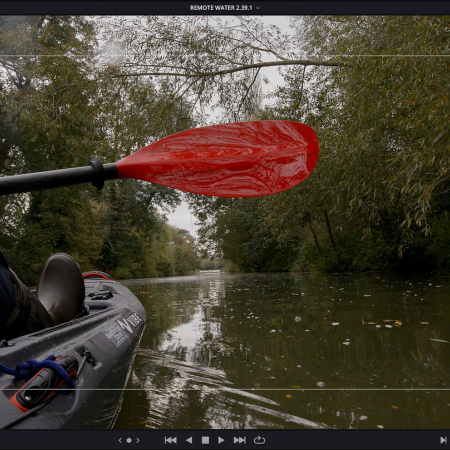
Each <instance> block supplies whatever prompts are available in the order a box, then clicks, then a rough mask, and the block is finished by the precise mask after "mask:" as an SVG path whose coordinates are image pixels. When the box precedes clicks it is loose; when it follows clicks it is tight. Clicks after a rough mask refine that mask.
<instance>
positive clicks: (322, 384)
mask: <svg viewBox="0 0 450 450" xmlns="http://www.w3.org/2000/svg"><path fill="white" fill-rule="evenodd" d="M317 386H319V387H321V388H323V387H325V383H324V382H323V381H319V382H318V383H317Z"/></svg>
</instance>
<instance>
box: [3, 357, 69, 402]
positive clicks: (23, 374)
mask: <svg viewBox="0 0 450 450" xmlns="http://www.w3.org/2000/svg"><path fill="white" fill-rule="evenodd" d="M55 359H56V358H55V357H54V356H53V355H50V356H48V357H47V358H45V359H44V360H43V361H36V360H35V359H29V360H28V361H27V362H26V363H22V364H18V365H17V366H16V368H15V369H10V368H9V367H6V366H4V365H3V364H0V372H3V373H6V374H8V375H12V376H13V377H14V380H16V381H20V380H25V381H29V380H31V378H33V377H34V375H36V374H37V373H38V372H39V371H40V370H42V369H43V368H44V367H51V368H53V369H55V370H56V371H57V372H58V374H59V375H60V376H61V378H62V379H63V380H64V381H65V382H66V385H67V387H68V388H69V389H74V388H75V386H74V384H73V381H72V379H71V378H70V376H69V374H68V373H67V372H66V370H65V369H64V367H62V366H61V365H60V364H58V363H57V362H55V361H54V360H55ZM58 391H60V392H61V394H68V393H69V391H68V390H67V389H59V390H58Z"/></svg>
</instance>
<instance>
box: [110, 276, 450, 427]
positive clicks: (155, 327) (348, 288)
mask: <svg viewBox="0 0 450 450" xmlns="http://www.w3.org/2000/svg"><path fill="white" fill-rule="evenodd" d="M124 284H126V285H127V286H128V287H129V288H130V289H131V290H132V291H133V292H134V293H135V294H136V295H137V296H138V297H139V298H140V299H141V301H142V302H143V304H144V306H145V308H146V310H147V314H148V322H147V328H146V331H145V333H144V336H143V338H142V341H141V346H140V349H139V351H138V354H137V355H136V360H135V363H134V367H133V372H132V375H131V378H130V381H129V383H128V386H127V391H126V392H125V394H124V401H123V405H122V409H121V412H120V414H119V416H118V418H117V421H116V424H115V428H117V429H145V428H160V429H171V428H174V429H182V428H191V429H199V428H206V429H209V428H218V429H230V428H239V429H244V428H263V429H281V428H327V427H330V428H345V429H347V428H372V429H377V428H394V429H400V428H422V429H428V428H441V429H444V428H448V427H449V424H450V420H449V419H450V414H449V413H450V376H449V374H450V326H449V325H450V277H431V276H428V277H420V278H418V277H412V278H405V277H403V278H401V277H386V276H383V275H380V274H367V275H334V276H333V275H329V276H324V275H310V274H300V275H290V274H269V275H231V274H209V275H200V276H195V277H177V278H164V279H161V278H160V279H148V280H133V281H128V282H125V283H124Z"/></svg>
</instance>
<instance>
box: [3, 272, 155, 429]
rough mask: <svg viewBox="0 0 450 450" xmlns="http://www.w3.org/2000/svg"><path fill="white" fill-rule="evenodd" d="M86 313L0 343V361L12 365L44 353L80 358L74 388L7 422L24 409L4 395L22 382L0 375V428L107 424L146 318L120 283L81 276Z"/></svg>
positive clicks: (104, 426) (113, 415)
mask: <svg viewBox="0 0 450 450" xmlns="http://www.w3.org/2000/svg"><path fill="white" fill-rule="evenodd" d="M85 286H86V302H85V303H86V305H87V306H88V307H89V314H88V315H87V316H84V317H82V318H79V319H76V320H73V321H71V322H68V323H65V324H61V325H59V326H56V327H52V328H48V329H45V330H42V331H40V332H37V333H32V334H29V335H26V336H22V337H20V338H17V339H14V340H11V341H9V342H8V347H6V348H0V362H1V364H3V365H5V366H7V367H10V368H15V367H16V366H17V365H18V364H20V363H24V362H26V361H27V360H29V359H35V360H38V361H41V360H43V359H45V358H46V357H48V356H49V355H54V356H56V357H60V356H74V357H75V358H76V359H77V360H78V362H79V364H81V362H82V360H83V356H82V355H83V354H85V351H86V350H88V351H89V352H90V354H91V355H92V360H93V361H91V363H88V362H86V363H85V364H84V366H83V369H82V371H81V373H80V376H79V378H78V379H77V380H76V382H75V390H74V391H72V392H71V393H69V394H68V395H58V396H57V397H56V398H55V399H54V400H53V401H51V402H50V403H49V404H47V405H46V406H45V407H43V408H42V409H41V410H39V411H37V412H36V413H34V414H32V415H29V416H28V417H25V418H24V419H23V420H19V421H18V422H16V423H14V424H13V425H12V426H8V424H9V423H10V422H11V421H13V420H15V419H17V418H20V417H21V416H22V415H23V414H24V413H23V412H22V411H21V410H19V409H18V408H17V407H16V406H14V405H13V404H12V403H11V401H10V398H11V397H12V396H13V395H14V393H15V392H17V391H18V390H19V389H20V388H21V387H22V385H23V384H24V382H16V381H14V378H13V377H12V376H10V375H6V374H0V390H1V392H0V428H2V427H5V426H6V428H8V429H64V430H77V429H84V430H93V429H109V428H111V427H112V426H113V424H114V421H115V418H116V417H117V414H118V412H119V410H120V404H121V400H122V394H123V389H124V387H125V386H126V382H127V379H128V377H129V375H130V372H131V368H132V364H133V360H134V357H135V354H136V351H137V348H138V345H139V342H140V339H141V337H142V333H143V331H144V328H145V323H146V319H147V316H146V313H145V310H144V308H143V306H142V304H141V303H140V301H139V300H138V299H137V298H136V297H135V296H134V294H133V293H132V292H131V291H130V290H129V289H128V288H126V287H125V286H123V285H122V284H120V283H118V282H116V281H112V280H102V279H86V280H85Z"/></svg>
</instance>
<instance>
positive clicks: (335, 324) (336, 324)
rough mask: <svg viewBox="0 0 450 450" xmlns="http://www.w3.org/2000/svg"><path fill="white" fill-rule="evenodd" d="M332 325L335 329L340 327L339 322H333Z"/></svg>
mask: <svg viewBox="0 0 450 450" xmlns="http://www.w3.org/2000/svg"><path fill="white" fill-rule="evenodd" d="M331 325H333V327H337V326H338V325H340V323H339V322H333V323H332V324H331Z"/></svg>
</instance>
